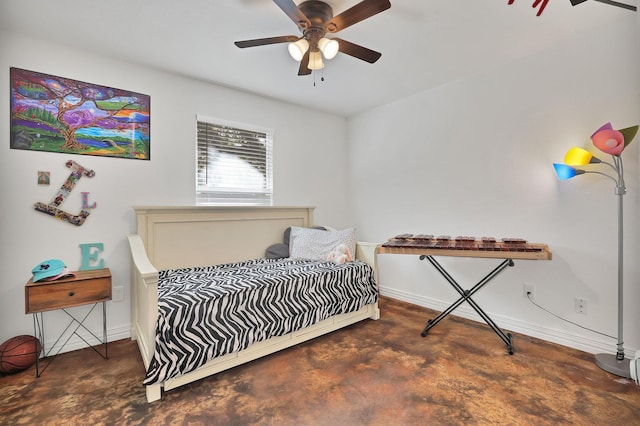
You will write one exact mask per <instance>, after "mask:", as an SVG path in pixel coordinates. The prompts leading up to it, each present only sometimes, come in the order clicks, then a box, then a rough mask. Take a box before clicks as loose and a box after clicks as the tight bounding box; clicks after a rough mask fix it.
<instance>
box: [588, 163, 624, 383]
mask: <svg viewBox="0 0 640 426" xmlns="http://www.w3.org/2000/svg"><path fill="white" fill-rule="evenodd" d="M613 160H614V165H615V166H612V167H613V168H614V170H615V171H616V174H617V175H618V178H617V180H616V190H615V193H616V195H617V196H618V350H617V352H616V354H615V355H611V354H596V365H597V366H598V367H600V368H602V369H603V370H605V371H608V372H609V373H612V374H615V375H617V376H621V377H627V378H631V373H630V368H629V363H630V360H629V359H625V357H624V338H623V318H624V315H623V305H624V296H623V273H624V272H623V269H624V268H623V259H624V256H623V249H624V244H623V198H622V197H623V196H624V194H626V193H627V188H626V186H625V184H624V172H623V169H622V158H621V157H620V156H619V155H614V156H613ZM607 164H608V163H607Z"/></svg>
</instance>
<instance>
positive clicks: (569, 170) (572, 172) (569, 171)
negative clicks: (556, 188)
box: [553, 163, 584, 180]
mask: <svg viewBox="0 0 640 426" xmlns="http://www.w3.org/2000/svg"><path fill="white" fill-rule="evenodd" d="M553 167H554V168H555V169H556V174H557V175H558V179H560V180H567V179H571V178H572V177H574V176H576V175H581V174H583V173H584V170H580V169H576V168H574V167H571V166H567V165H566V164H560V163H553Z"/></svg>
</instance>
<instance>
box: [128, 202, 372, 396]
mask: <svg viewBox="0 0 640 426" xmlns="http://www.w3.org/2000/svg"><path fill="white" fill-rule="evenodd" d="M134 210H135V214H136V220H137V231H136V233H135V234H131V235H129V236H128V240H129V247H130V250H131V258H132V267H131V338H132V339H133V340H136V341H137V344H138V347H139V349H140V353H141V355H142V359H143V362H144V365H145V369H146V370H147V376H146V377H145V381H144V384H145V388H146V397H147V401H148V402H153V401H156V400H159V399H160V398H161V396H162V391H163V390H164V391H168V390H170V389H174V388H176V387H179V386H182V385H185V384H187V383H191V382H193V381H195V380H199V379H202V378H204V377H207V376H210V375H212V374H215V373H218V372H220V371H223V370H226V369H229V368H232V367H235V366H238V365H240V364H243V363H246V362H249V361H252V360H254V359H257V358H260V357H262V356H265V355H268V354H271V353H274V352H276V351H279V350H282V349H285V348H288V347H290V346H293V345H296V344H299V343H302V342H305V341H307V340H310V339H313V338H315V337H318V336H321V335H323V334H326V333H329V332H332V331H335V330H338V329H340V328H343V327H346V326H348V325H351V324H354V323H356V322H358V321H362V320H364V319H368V318H370V319H374V320H375V319H378V318H379V317H380V312H379V309H378V302H377V288H376V289H375V292H376V294H375V297H371V296H369V299H368V300H367V302H366V304H364V305H363V306H360V305H362V304H363V303H360V304H359V305H357V306H355V307H354V306H353V304H351V305H350V307H349V308H348V309H347V308H345V309H346V310H345V309H342V311H344V312H342V311H341V312H339V313H332V312H329V311H327V312H324V314H323V315H324V317H322V318H320V319H318V318H316V319H315V320H310V321H312V323H310V324H307V323H304V324H302V328H299V329H298V328H295V327H297V326H300V324H298V325H297V326H294V328H293V329H292V330H290V331H289V330H285V331H286V333H285V334H279V335H277V336H274V337H269V338H265V337H262V338H260V339H257V340H259V341H256V342H250V343H249V344H248V346H246V347H242V346H241V347H240V348H239V349H238V350H233V349H232V350H231V351H227V353H224V354H222V355H220V356H217V355H216V356H215V357H214V358H212V359H210V360H208V361H207V362H206V363H204V364H202V365H200V366H198V367H197V368H195V369H193V370H192V371H184V372H182V371H181V372H180V373H179V374H177V375H176V374H173V375H168V376H166V377H165V375H163V374H156V373H157V370H158V359H159V358H161V357H160V356H159V355H158V354H160V353H161V352H162V351H165V352H166V350H167V349H166V348H163V349H162V350H161V348H160V347H159V346H157V345H158V342H157V341H156V337H157V333H156V331H157V330H160V332H162V330H165V334H166V329H167V327H166V324H165V322H166V321H165V320H164V318H165V317H166V316H167V315H165V309H166V308H167V306H166V305H167V303H166V301H165V297H166V293H167V290H165V289H166V279H167V277H168V276H172V277H173V276H174V275H171V274H168V272H167V271H168V270H178V272H181V273H182V272H184V271H188V272H189V273H192V272H193V271H194V270H195V272H196V273H197V274H200V273H202V272H203V269H204V270H206V272H207V273H212V274H214V275H220V274H223V275H224V274H226V273H227V272H226V271H227V270H228V269H233V268H229V267H230V266H231V264H234V266H237V265H241V266H242V267H241V269H243V270H244V269H246V268H248V267H249V266H248V265H250V266H251V267H253V266H255V265H257V266H256V267H258V268H274V266H273V265H274V264H275V263H268V264H267V265H266V266H265V265H264V264H263V263H267V262H282V263H285V264H286V265H287V266H285V268H290V269H296V270H297V269H300V268H301V265H300V264H297V263H296V262H295V261H293V260H289V259H269V260H262V259H263V258H264V257H265V250H266V249H267V248H268V247H270V246H272V245H273V244H274V243H279V242H281V241H282V240H283V235H284V233H285V231H286V230H287V229H288V228H289V229H291V227H294V228H293V229H295V228H305V229H307V228H311V227H312V226H313V225H314V224H313V210H314V209H313V208H312V207H257V206H251V207H230V206H229V207H227V206H224V207H222V206H216V207H213V206H198V207H193V206H176V207H156V206H151V207H149V206H144V207H134ZM377 246H378V245H377V243H366V242H357V243H356V245H355V259H354V260H356V262H347V263H348V264H353V267H356V266H358V264H360V265H364V266H360V268H361V269H362V270H363V271H364V270H365V267H366V268H368V270H370V271H372V275H373V278H374V279H373V281H375V277H376V276H377V265H376V257H377ZM325 263H327V262H325ZM346 265H347V264H344V265H337V264H336V265H335V266H336V269H339V270H340V271H342V272H337V273H342V274H344V273H346V272H344V271H343V270H342V269H340V268H341V267H345V266H346ZM321 266H322V267H325V268H326V267H327V265H321ZM275 267H276V268H280V266H275ZM306 268H307V267H306V265H305V270H306ZM236 269H237V268H236ZM221 270H222V271H221ZM258 270H259V271H262V270H261V269H258ZM278 271H279V270H278ZM174 272H175V271H174ZM262 273H263V272H259V274H262ZM278 274H280V275H286V274H284V273H283V272H278ZM340 276H342V275H340ZM309 280H313V278H309ZM159 282H160V284H161V285H160V292H159V289H158V287H159V286H158V283H159ZM374 285H375V283H374ZM159 294H160V296H159ZM327 315H329V316H328V317H326V316H327ZM325 317H326V318H325ZM307 322H309V321H307ZM158 324H161V326H160V328H158ZM191 331H192V330H191V329H190V330H189V332H191ZM254 340H255V339H254ZM165 356H168V357H171V356H172V355H171V354H168V355H167V354H166V353H165ZM152 370H153V371H155V372H156V373H154V374H153V375H151V374H150V372H151V371H152ZM151 376H153V377H151Z"/></svg>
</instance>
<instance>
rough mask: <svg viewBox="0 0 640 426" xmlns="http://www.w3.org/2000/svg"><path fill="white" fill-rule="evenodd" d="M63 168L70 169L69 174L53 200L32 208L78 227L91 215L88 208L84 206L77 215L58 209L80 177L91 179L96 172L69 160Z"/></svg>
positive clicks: (37, 204)
mask: <svg viewBox="0 0 640 426" xmlns="http://www.w3.org/2000/svg"><path fill="white" fill-rule="evenodd" d="M65 166H67V167H68V168H70V169H71V174H70V175H69V177H68V178H67V180H66V181H65V182H64V183H63V184H62V186H61V187H60V190H59V191H58V193H57V194H56V196H55V197H54V198H53V200H52V201H51V202H50V203H49V204H45V203H36V204H35V205H34V206H33V207H34V208H35V209H36V210H37V211H39V212H42V213H46V214H48V215H51V216H55V217H57V218H58V219H60V220H64V221H67V222H69V223H71V224H73V225H77V226H80V225H82V224H83V223H84V221H85V220H86V219H87V217H88V216H89V214H90V213H91V210H90V207H89V206H86V208H85V206H84V203H83V208H82V210H80V213H79V214H78V215H72V214H71V213H67V212H65V211H63V210H61V209H59V208H58V207H60V205H61V204H62V203H63V202H64V200H65V198H67V196H68V195H69V194H70V193H71V191H72V190H73V188H74V187H75V186H76V183H77V182H78V181H79V180H80V178H82V176H86V177H89V178H92V177H94V176H95V175H96V172H94V171H93V170H88V169H85V168H84V167H82V166H81V165H80V164H78V163H76V162H75V161H73V160H69V161H67V162H66V163H65Z"/></svg>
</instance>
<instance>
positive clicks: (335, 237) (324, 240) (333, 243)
mask: <svg viewBox="0 0 640 426" xmlns="http://www.w3.org/2000/svg"><path fill="white" fill-rule="evenodd" d="M340 244H344V245H346V246H347V247H348V248H349V250H350V251H351V254H352V256H355V253H356V229H355V228H349V229H344V230H342V231H322V230H319V229H311V228H300V227H297V226H292V227H291V236H290V237H289V257H290V258H291V259H305V260H317V261H323V262H324V261H326V260H327V256H328V255H329V253H330V252H331V251H332V250H333V249H334V248H336V247H337V246H338V245H340Z"/></svg>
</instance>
